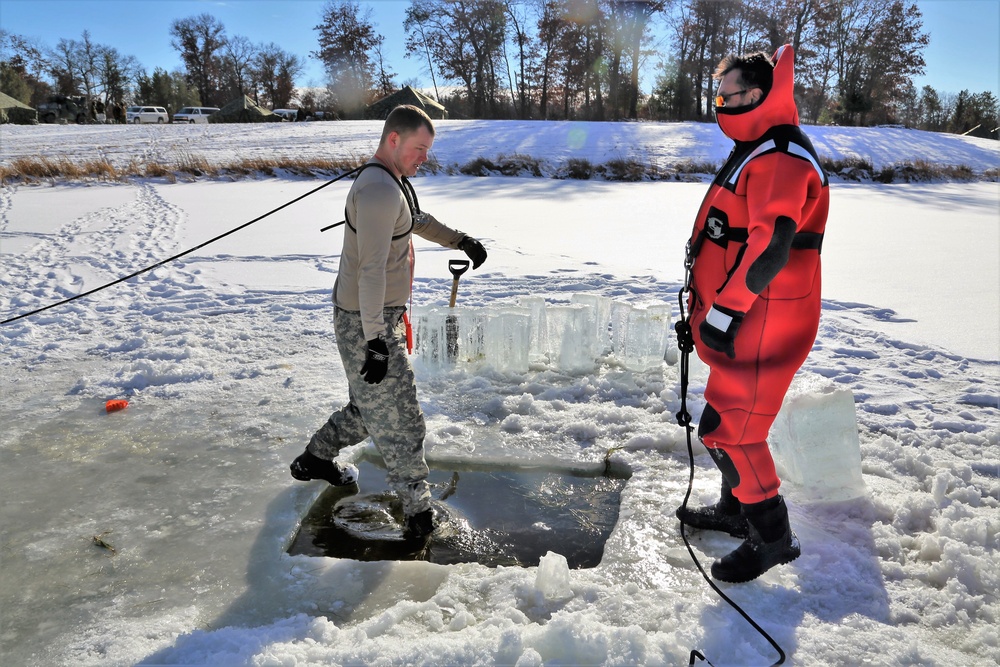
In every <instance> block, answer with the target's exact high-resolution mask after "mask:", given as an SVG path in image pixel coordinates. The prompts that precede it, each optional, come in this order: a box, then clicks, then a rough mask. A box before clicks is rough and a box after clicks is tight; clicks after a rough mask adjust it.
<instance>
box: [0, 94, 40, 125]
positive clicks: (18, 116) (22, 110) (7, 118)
mask: <svg viewBox="0 0 1000 667" xmlns="http://www.w3.org/2000/svg"><path fill="white" fill-rule="evenodd" d="M37 122H38V112H37V111H35V110H34V109H32V108H31V107H29V106H28V105H27V104H24V103H22V102H18V101H17V100H15V99H14V98H13V97H11V96H10V95H7V94H6V93H0V123H17V124H18V125H30V124H31V123H37Z"/></svg>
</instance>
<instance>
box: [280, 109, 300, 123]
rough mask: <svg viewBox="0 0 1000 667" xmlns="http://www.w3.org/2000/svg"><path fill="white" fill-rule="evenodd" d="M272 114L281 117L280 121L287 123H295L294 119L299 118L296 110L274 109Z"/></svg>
mask: <svg viewBox="0 0 1000 667" xmlns="http://www.w3.org/2000/svg"><path fill="white" fill-rule="evenodd" d="M274 113H276V114H278V115H279V116H281V119H282V120H287V121H289V122H293V123H294V122H295V119H296V118H298V116H299V111H298V109H275V110H274Z"/></svg>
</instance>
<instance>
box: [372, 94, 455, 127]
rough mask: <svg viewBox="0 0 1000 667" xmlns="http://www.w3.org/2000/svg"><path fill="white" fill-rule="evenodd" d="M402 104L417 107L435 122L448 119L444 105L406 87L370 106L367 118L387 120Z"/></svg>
mask: <svg viewBox="0 0 1000 667" xmlns="http://www.w3.org/2000/svg"><path fill="white" fill-rule="evenodd" d="M400 104H412V105H413V106H415V107H419V108H421V109H423V110H424V111H425V112H427V115H428V116H430V117H431V118H433V119H435V120H444V119H445V118H447V117H448V110H447V109H445V108H444V106H443V105H441V104H439V103H438V102H436V101H434V100H432V99H431V98H429V97H427V96H426V95H424V94H423V93H421V92H419V91H416V90H414V89H413V88H410V87H409V86H404V87H403V88H402V89H401V90H397V91H396V92H394V93H393V94H392V95H386V96H385V97H383V98H382V99H380V100H377V101H375V102H372V103H371V104H370V105H368V108H367V109H365V118H369V119H372V120H385V119H386V118H387V117H388V116H389V112H390V111H392V110H393V109H395V108H396V107H398V106H399V105H400Z"/></svg>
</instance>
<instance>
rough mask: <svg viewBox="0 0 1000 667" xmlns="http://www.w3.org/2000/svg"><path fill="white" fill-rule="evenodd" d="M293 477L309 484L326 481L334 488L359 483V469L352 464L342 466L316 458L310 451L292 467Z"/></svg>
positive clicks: (294, 462)
mask: <svg viewBox="0 0 1000 667" xmlns="http://www.w3.org/2000/svg"><path fill="white" fill-rule="evenodd" d="M290 469H291V473H292V477H294V478H295V479H297V480H299V481H301V482H308V481H309V480H311V479H324V480H326V481H327V482H329V483H330V484H333V485H334V486H349V485H351V484H354V483H355V482H357V481H358V468H357V466H353V465H351V464H347V465H341V464H339V463H336V462H334V461H327V460H326V459H321V458H320V457H318V456H316V455H315V454H313V453H312V452H310V451H309V450H308V449H307V450H306V451H304V452H302V454H300V455H299V457H298V458H296V459H295V460H294V461H292V465H291V466H290Z"/></svg>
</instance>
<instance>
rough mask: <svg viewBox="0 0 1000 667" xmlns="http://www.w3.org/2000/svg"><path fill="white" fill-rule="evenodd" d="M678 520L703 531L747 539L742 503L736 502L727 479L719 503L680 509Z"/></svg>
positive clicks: (723, 480) (747, 533) (678, 510)
mask: <svg viewBox="0 0 1000 667" xmlns="http://www.w3.org/2000/svg"><path fill="white" fill-rule="evenodd" d="M675 514H676V515H677V518H678V519H680V520H681V521H683V522H684V524H685V525H687V526H690V527H692V528H699V529H701V530H718V531H722V532H723V533H729V534H730V535H732V536H733V537H741V538H746V537H747V536H748V535H749V532H748V531H747V520H746V519H745V518H744V517H743V515H742V514H741V513H740V501H738V500H736V496H734V495H733V490H732V488H730V486H729V482H727V481H726V478H725V477H723V478H722V494H721V496H720V498H719V502H717V503H715V504H714V505H708V506H706V507H678V508H677V512H675Z"/></svg>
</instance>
